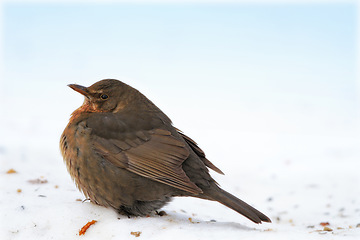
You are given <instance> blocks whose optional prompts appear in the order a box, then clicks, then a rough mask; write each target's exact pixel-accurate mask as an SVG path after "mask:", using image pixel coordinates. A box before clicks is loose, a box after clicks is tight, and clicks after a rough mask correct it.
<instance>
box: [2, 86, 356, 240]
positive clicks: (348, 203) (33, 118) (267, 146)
mask: <svg viewBox="0 0 360 240" xmlns="http://www.w3.org/2000/svg"><path fill="white" fill-rule="evenodd" d="M49 92H50V93H52V94H53V96H52V97H54V99H56V98H59V97H61V96H71V97H69V99H68V100H64V101H63V102H62V103H61V104H60V103H57V102H55V101H53V102H50V101H49V102H48V101H39V99H41V97H42V96H41V95H38V96H36V97H33V98H32V99H31V98H29V99H27V100H26V101H25V99H21V98H20V99H18V100H19V101H18V102H14V105H13V106H15V107H12V108H10V107H7V106H8V105H7V104H4V107H3V111H4V115H3V117H2V118H1V122H0V123H1V126H6V127H2V129H1V131H2V133H1V136H4V137H2V139H1V141H0V157H1V158H0V164H1V169H0V189H1V198H0V212H1V214H2V216H1V221H2V222H1V235H2V236H1V239H78V238H79V239H81V238H84V239H85V238H86V239H134V238H138V239H157V240H159V239H169V238H173V239H287V240H288V239H324V238H326V239H328V238H329V239H359V237H360V227H359V224H360V188H359V186H360V185H359V184H360V180H359V179H360V177H359V175H358V172H359V169H360V168H359V167H360V164H359V148H358V143H359V137H358V135H357V134H349V133H347V132H345V133H343V134H332V135H331V134H328V135H326V134H323V132H320V133H318V134H309V133H307V132H304V133H299V132H296V131H293V133H285V132H284V131H262V130H261V131H255V130H254V129H255V125H256V124H258V123H254V124H253V125H251V120H249V118H245V117H244V116H245V115H246V114H249V113H246V114H245V115H243V116H241V117H244V118H243V121H244V122H245V121H247V120H246V119H248V121H249V122H248V127H247V128H246V129H247V130H246V129H245V128H242V127H240V128H237V129H231V126H230V125H231V124H229V126H222V127H221V129H220V126H218V127H217V126H216V125H214V122H218V121H220V119H216V117H214V119H212V120H213V121H211V122H210V121H204V122H200V121H197V120H195V121H194V122H193V126H191V124H190V122H187V120H184V118H183V117H182V116H183V115H182V112H184V111H190V112H191V111H194V112H191V114H199V113H198V112H197V111H195V110H191V109H185V108H180V109H178V111H177V112H178V113H177V114H174V112H173V113H172V114H173V115H174V116H172V115H170V117H171V118H172V119H173V121H174V122H177V123H179V125H180V126H179V125H176V126H178V127H179V128H181V129H182V130H184V131H185V133H186V134H188V135H189V136H191V137H192V138H194V139H195V140H196V141H197V142H198V143H199V144H200V146H201V147H202V148H203V150H205V152H206V153H208V157H209V159H210V160H211V161H212V162H213V163H214V164H215V165H217V166H218V167H219V168H220V169H222V170H223V171H224V172H225V176H220V175H218V174H216V173H214V172H212V175H213V176H214V178H215V179H216V180H217V181H218V182H219V183H220V185H221V186H222V187H223V188H224V189H226V190H228V191H229V192H231V193H233V194H235V195H236V196H238V197H240V198H241V199H243V200H245V201H246V202H248V203H249V204H252V205H253V206H254V207H256V208H258V209H259V210H260V211H262V212H264V213H265V214H266V215H268V216H269V217H270V218H271V219H272V221H273V223H270V224H268V223H264V224H261V225H256V224H253V223H252V222H250V221H249V220H247V219H246V218H244V217H242V216H241V215H239V214H237V213H236V212H234V211H232V210H230V209H228V208H226V207H224V206H222V205H221V204H219V203H216V202H210V201H205V200H200V199H194V198H175V199H174V200H173V201H172V202H170V203H169V204H168V205H167V206H165V207H164V208H163V210H164V211H165V212H166V213H167V215H166V216H162V217H160V216H158V215H156V214H154V215H151V216H149V217H133V218H127V217H125V216H121V215H118V214H117V213H116V212H115V211H113V210H112V209H107V208H104V207H100V206H96V205H93V204H91V203H90V202H88V201H84V202H83V200H84V196H83V195H82V194H81V193H80V192H79V191H78V190H77V189H76V187H75V185H74V183H73V182H72V180H71V179H70V176H69V174H68V173H67V171H66V168H65V165H64V163H63V160H62V158H61V156H60V152H59V149H58V141H59V138H60V134H61V132H62V130H63V128H64V127H65V125H66V122H67V120H68V117H69V115H70V113H71V111H72V110H74V109H75V108H76V107H78V106H79V105H80V104H81V101H82V100H81V97H78V96H75V95H76V93H74V92H72V91H71V90H70V89H68V88H67V87H66V86H65V84H64V87H62V88H59V91H58V92H56V91H49ZM49 95H50V94H49ZM73 95H74V96H73ZM46 96H47V95H46ZM25 97H26V96H25ZM48 97H50V96H48ZM75 99H76V100H75ZM189 101H190V100H189ZM19 102H20V103H21V102H26V103H27V104H29V105H30V106H34V104H35V103H37V104H38V105H37V106H38V108H19V107H16V106H18V105H17V104H20V103H19ZM155 102H156V101H155ZM5 103H6V102H5ZM7 103H8V102H7ZM50 104H53V105H50ZM167 104H169V105H171V104H174V103H173V102H171V100H169V102H168V103H165V102H164V101H160V105H162V106H161V108H163V107H164V108H165V109H169V108H170V107H169V106H168V105H167ZM51 106H53V107H52V108H51ZM19 109H22V110H21V112H20V111H18V110H19ZM43 109H47V111H45V112H46V113H47V114H44V111H43ZM241 111H243V110H241ZM165 112H166V111H165ZM202 114H205V115H206V114H211V112H210V111H208V112H206V109H205V108H204V112H203V113H202ZM223 114H228V115H231V114H234V113H233V111H230V110H229V111H225V110H224V113H223ZM239 114H241V113H239ZM243 114H244V113H243ZM4 116H15V117H14V118H12V119H10V118H5V117H4ZM225 116H226V115H225ZM249 116H250V118H251V116H253V117H256V116H255V115H251V114H249ZM241 117H239V119H240V118H241ZM262 119H263V121H269V119H268V118H266V116H263V118H262ZM234 121H237V120H234ZM261 121H262V120H261V119H258V121H257V122H261ZM200 123H201V124H200ZM269 124H275V121H274V122H273V123H269ZM209 128H211V129H212V130H211V132H209V131H208V129H209ZM323 128H324V129H325V130H326V129H329V131H330V128H331V126H330V125H326V126H323ZM209 135H211V136H212V137H211V138H210V137H209ZM224 139H226V141H225V140H224ZM10 169H14V170H15V171H16V173H12V174H9V173H7V171H8V170H10ZM29 180H30V181H29ZM19 191H20V192H19ZM92 220H96V221H97V222H96V223H95V224H94V225H92V226H90V227H89V229H88V230H87V231H86V233H85V235H84V236H79V230H80V229H81V228H82V227H83V226H84V225H85V224H86V223H87V222H89V221H92ZM322 222H329V223H330V225H329V226H328V227H329V228H331V229H332V231H322V230H323V229H324V227H323V226H321V225H320V223H322ZM131 232H140V236H139V237H136V236H134V235H132V234H131Z"/></svg>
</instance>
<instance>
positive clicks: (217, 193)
mask: <svg viewBox="0 0 360 240" xmlns="http://www.w3.org/2000/svg"><path fill="white" fill-rule="evenodd" d="M205 195H207V196H208V197H210V198H211V199H212V200H215V201H218V202H219V203H221V204H223V205H225V206H227V207H229V208H231V209H233V210H234V211H236V212H238V213H240V214H242V215H244V216H245V217H247V218H248V219H250V220H251V221H253V222H254V223H261V222H271V220H270V218H268V217H267V216H265V214H263V213H261V212H260V211H258V210H257V209H255V208H253V207H252V206H250V205H249V204H247V203H246V202H244V201H242V200H240V199H239V198H237V197H235V196H234V195H232V194H230V193H228V192H226V191H225V190H223V189H221V188H218V187H217V189H216V190H215V189H212V190H211V191H209V192H205Z"/></svg>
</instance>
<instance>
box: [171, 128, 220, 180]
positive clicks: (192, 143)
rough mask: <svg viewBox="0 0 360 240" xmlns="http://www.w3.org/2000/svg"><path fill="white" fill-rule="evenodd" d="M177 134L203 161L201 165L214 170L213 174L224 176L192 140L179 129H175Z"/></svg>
mask: <svg viewBox="0 0 360 240" xmlns="http://www.w3.org/2000/svg"><path fill="white" fill-rule="evenodd" d="M176 130H177V131H178V133H179V134H180V135H181V136H182V137H183V138H184V140H185V141H186V143H187V144H189V146H190V147H191V149H192V150H193V151H194V152H195V153H196V154H197V155H198V156H199V158H200V159H201V160H202V161H203V163H204V164H205V165H206V166H207V167H208V168H210V169H212V170H214V171H215V172H217V173H219V174H222V175H224V173H223V172H222V171H221V170H220V169H219V168H218V167H216V166H215V165H214V164H213V163H212V162H210V161H209V160H208V159H207V158H206V156H205V153H204V151H203V150H201V148H200V147H199V146H198V145H197V143H196V142H195V141H194V140H192V139H191V138H190V137H188V136H186V135H185V134H184V133H183V132H181V131H180V130H179V129H176Z"/></svg>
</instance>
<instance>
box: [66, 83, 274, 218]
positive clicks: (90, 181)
mask: <svg viewBox="0 0 360 240" xmlns="http://www.w3.org/2000/svg"><path fill="white" fill-rule="evenodd" d="M68 86H69V87H70V88H72V89H73V90H75V91H76V92H78V93H80V94H82V95H83V96H84V102H83V104H82V105H81V106H80V107H79V108H78V109H76V110H75V111H74V112H73V113H72V114H71V117H70V120H69V123H68V124H67V126H66V128H65V130H64V132H63V133H62V135H61V138H60V151H61V154H62V157H63V159H64V162H65V165H66V168H67V170H68V172H69V173H70V175H71V178H72V179H73V180H74V182H75V184H76V186H77V188H78V189H79V190H80V191H81V192H82V193H83V194H84V195H85V197H86V198H87V199H90V201H91V202H92V203H95V204H97V205H101V206H105V207H111V208H113V209H115V210H116V211H117V212H118V213H119V214H122V215H126V216H128V217H130V216H148V215H149V214H151V213H154V212H156V211H157V210H159V209H161V208H162V207H163V206H164V205H165V204H167V203H168V202H169V201H171V199H172V198H173V197H182V196H183V197H185V196H186V197H195V198H200V199H205V200H211V201H217V202H219V203H221V204H223V205H225V206H227V207H229V208H230V209H232V210H234V211H236V212H238V213H240V214H242V215H243V216H245V217H246V218H248V219H249V220H251V221H253V222H254V223H257V224H258V223H262V222H271V220H270V218H268V217H267V216H266V215H264V214H263V213H261V212H260V211H258V210H257V209H255V208H254V207H252V206H250V205H249V204H247V203H245V202H244V201H242V200H240V199H239V198H237V197H235V196H234V195H232V194H230V193H228V192H227V191H225V190H223V189H222V188H220V186H219V184H218V183H217V182H216V181H215V180H214V179H213V178H212V177H211V175H210V173H209V169H211V170H213V171H215V172H217V173H219V174H224V173H223V172H222V171H221V170H220V169H219V168H217V167H216V166H215V165H214V164H213V163H211V162H210V161H209V160H208V159H207V158H206V156H205V153H204V151H203V150H202V149H201V148H200V147H199V146H198V144H197V143H196V142H195V141H194V140H193V139H191V138H190V137H188V136H187V135H185V134H184V133H183V132H182V131H180V130H179V129H177V128H176V127H174V126H173V124H172V121H171V120H170V118H169V117H168V116H167V115H166V114H165V113H163V112H162V111H161V110H160V109H159V108H158V107H157V106H156V105H155V104H154V103H153V102H152V101H150V100H149V99H148V98H147V97H146V96H144V95H143V94H142V93H141V92H140V91H138V90H137V89H135V88H133V87H131V86H130V85H127V84H126V83H124V82H122V81H119V80H116V79H104V80H101V81H98V82H96V83H94V84H93V85H91V86H89V87H84V86H81V85H77V84H69V85H68Z"/></svg>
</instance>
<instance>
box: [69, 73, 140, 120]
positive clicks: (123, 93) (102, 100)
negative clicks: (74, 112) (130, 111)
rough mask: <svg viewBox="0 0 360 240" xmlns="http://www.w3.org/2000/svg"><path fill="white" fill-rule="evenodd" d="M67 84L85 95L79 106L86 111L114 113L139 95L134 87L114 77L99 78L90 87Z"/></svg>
mask: <svg viewBox="0 0 360 240" xmlns="http://www.w3.org/2000/svg"><path fill="white" fill-rule="evenodd" d="M68 86H69V87H70V88H72V89H73V90H75V91H77V92H79V93H81V94H82V95H84V96H85V101H84V103H83V106H82V107H81V108H82V110H83V111H87V112H114V113H116V112H118V111H120V110H122V109H124V108H125V107H126V106H128V105H129V103H130V102H131V101H132V100H133V99H134V97H136V96H139V95H141V94H140V93H139V92H138V91H137V90H136V89H134V88H132V87H130V86H129V85H127V84H125V83H123V82H121V81H118V80H115V79H105V80H101V81H99V82H96V83H94V84H93V85H91V86H90V87H84V86H81V85H77V84H69V85H68Z"/></svg>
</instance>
